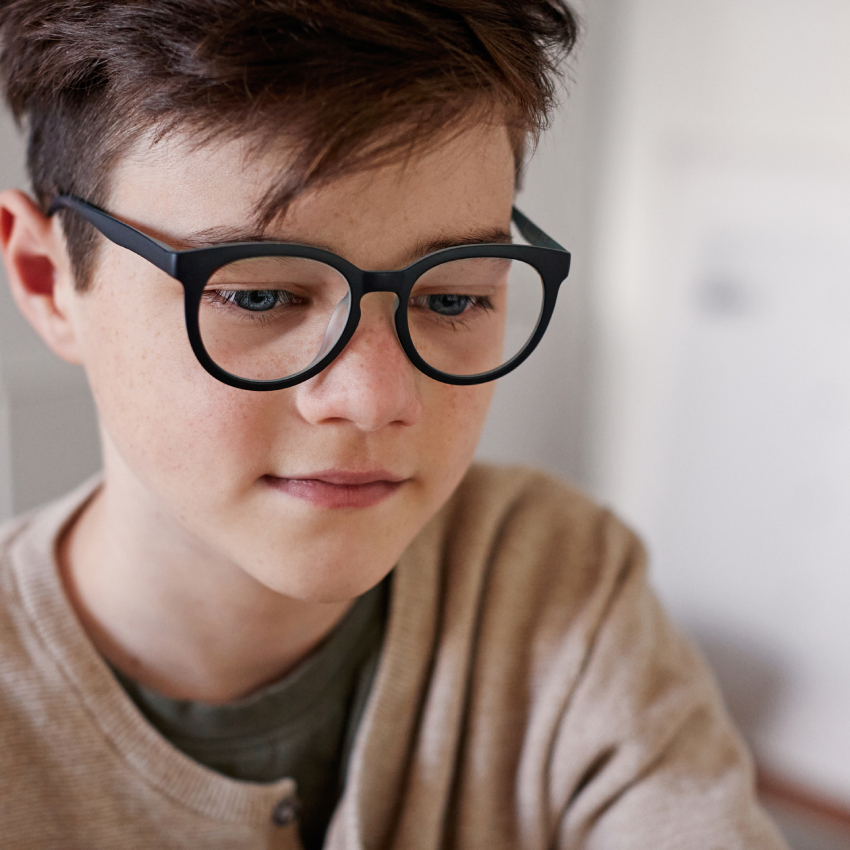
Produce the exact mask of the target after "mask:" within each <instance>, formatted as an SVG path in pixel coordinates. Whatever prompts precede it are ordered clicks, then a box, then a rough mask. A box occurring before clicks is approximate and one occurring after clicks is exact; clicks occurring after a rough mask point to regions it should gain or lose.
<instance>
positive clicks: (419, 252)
mask: <svg viewBox="0 0 850 850" xmlns="http://www.w3.org/2000/svg"><path fill="white" fill-rule="evenodd" d="M512 241H513V239H512V237H511V233H510V231H508V230H503V229H502V228H501V227H488V228H482V229H476V230H470V231H466V232H464V233H460V234H457V235H455V236H442V237H438V238H435V239H423V240H420V241H418V242H416V243H415V244H414V245H413V247H412V248H411V249H410V251H408V252H407V254H406V255H405V256H406V258H407V259H406V262H408V263H412V262H414V261H415V260H418V259H420V258H421V257H424V256H425V255H426V254H433V253H434V252H435V251H442V250H444V249H445V248H458V247H460V246H461V245H505V244H507V245H509V244H511V242H512ZM232 242H276V243H278V244H286V243H287V242H289V243H290V244H298V245H309V246H310V247H311V248H320V249H321V250H323V251H329V252H330V253H332V254H339V252H338V251H335V250H334V248H333V247H332V246H330V245H326V244H323V243H321V242H313V241H311V242H293V240H286V239H281V238H280V237H278V236H270V235H269V234H268V233H263V232H259V231H255V230H249V229H247V228H244V227H229V226H226V225H225V226H218V227H209V228H206V229H204V230H199V231H197V232H195V233H192V234H190V235H187V236H184V237H183V238H181V239H180V240H179V245H175V247H178V248H211V247H213V246H215V245H222V244H227V243H232Z"/></svg>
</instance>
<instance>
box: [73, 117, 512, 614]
mask: <svg viewBox="0 0 850 850" xmlns="http://www.w3.org/2000/svg"><path fill="white" fill-rule="evenodd" d="M245 149H246V146H245V145H240V144H238V143H230V144H226V145H221V146H211V147H206V148H203V149H200V150H195V151H192V150H191V148H189V147H188V146H186V145H184V144H181V143H180V142H179V141H178V140H170V141H165V142H161V143H159V144H157V145H153V146H146V147H144V148H142V149H139V150H138V151H137V152H136V153H135V154H134V155H133V156H131V157H129V158H128V159H127V160H126V161H125V162H124V163H123V164H121V165H120V166H119V168H118V169H117V172H116V173H115V177H114V183H113V186H114V189H113V192H112V196H111V198H110V201H109V203H108V210H109V212H111V213H112V214H114V215H116V216H118V217H120V218H122V219H123V220H125V221H128V222H129V223H132V224H134V225H135V226H137V227H139V228H140V229H142V230H144V231H145V232H147V233H148V234H150V235H152V236H155V237H158V238H161V239H163V240H164V241H166V242H168V243H169V244H171V245H173V246H175V247H190V246H192V245H197V244H199V240H198V235H199V234H201V235H202V236H204V237H205V241H207V242H209V241H232V240H234V239H239V238H243V239H244V238H249V235H248V231H249V230H250V222H251V221H252V214H253V209H254V205H255V204H256V203H257V201H258V199H259V198H261V197H262V196H263V195H264V194H265V192H266V191H267V190H268V189H269V187H270V186H272V185H274V184H275V183H277V181H278V180H279V178H280V174H281V172H282V170H283V169H285V168H286V162H287V157H286V154H285V153H279V154H275V155H271V154H268V155H265V156H264V157H262V158H260V159H258V158H253V159H252V158H249V157H246V156H245V155H244V151H245ZM513 191H514V157H513V151H512V148H511V144H510V141H509V138H508V134H507V131H506V130H505V128H503V127H499V126H476V127H474V128H472V129H469V130H467V131H465V132H463V133H461V134H460V135H457V136H456V137H455V138H454V139H452V140H450V141H447V142H446V143H445V144H443V145H441V146H440V147H438V148H436V149H434V150H432V151H431V152H429V153H421V154H416V155H413V156H412V157H411V158H410V159H409V160H408V161H407V162H406V163H405V164H403V165H402V164H400V165H392V166H386V167H381V168H377V169H375V170H372V171H368V172H364V173H360V174H355V175H352V176H349V177H344V178H342V179H339V180H337V181H335V182H333V183H331V184H329V185H327V186H326V187H324V188H322V189H321V190H317V191H312V192H310V193H308V194H305V195H304V196H302V197H300V198H299V199H297V200H296V201H295V202H294V203H293V204H292V206H291V207H290V209H289V210H288V212H287V215H286V217H285V218H284V219H283V220H282V221H280V222H279V223H276V224H273V225H271V227H270V229H269V231H268V235H269V236H272V237H274V238H275V239H278V240H280V241H287V242H299V243H306V244H311V245H319V246H322V247H325V248H328V249H330V250H332V251H334V252H336V253H337V254H340V255H341V256H343V257H345V258H346V259H348V260H350V261H351V262H353V263H354V264H356V265H358V266H359V267H360V268H363V269H394V268H399V267H402V266H404V265H406V264H407V263H409V262H411V261H412V260H413V259H415V258H416V257H417V256H418V254H419V253H420V251H421V247H420V246H422V245H424V244H426V243H428V242H431V241H433V240H437V239H448V240H456V241H459V242H468V241H475V238H476V234H478V233H481V232H485V231H492V230H495V229H501V230H504V231H507V230H508V229H509V222H510V212H511V203H512V199H513ZM240 231H242V232H244V235H238V234H239V232H240ZM211 236H212V238H210V237H211ZM58 297H59V301H60V303H61V304H63V306H64V309H66V310H67V313H68V315H69V317H70V324H71V326H72V327H73V334H74V339H75V346H76V351H77V355H76V356H77V357H78V359H79V360H81V361H82V362H83V364H84V365H85V367H86V370H87V372H88V376H89V380H90V383H91V387H92V390H93V392H94V396H95V400H96V403H97V408H98V411H99V416H100V421H101V427H102V432H103V440H104V454H105V462H106V469H107V482H108V485H107V486H108V488H111V490H112V493H113V496H114V498H117V499H120V500H122V503H123V506H124V509H125V511H129V512H130V513H131V514H134V516H133V517H132V519H131V521H139V522H142V523H148V524H149V525H150V526H151V529H152V530H153V529H155V530H156V531H155V533H156V534H157V535H159V536H160V538H161V539H160V540H158V544H159V545H162V546H169V545H172V544H173V545H177V546H181V547H184V548H186V550H187V551H193V552H195V553H196V554H198V555H199V556H201V558H203V557H208V558H210V559H222V558H224V559H227V560H228V561H230V562H232V563H234V564H235V565H237V566H238V567H239V568H241V569H242V570H244V571H245V572H246V573H248V574H249V575H251V576H253V577H254V578H256V579H257V580H258V581H260V582H261V583H263V584H264V585H266V586H268V587H269V588H272V589H274V590H275V591H278V592H280V593H283V594H286V595H288V596H292V597H296V598H299V599H305V600H306V599H310V600H316V601H319V600H321V601H332V600H342V599H347V598H351V597H353V596H355V595H357V594H360V593H362V592H364V591H365V590H366V589H367V588H369V587H370V586H372V585H373V584H375V583H376V582H377V581H379V580H380V579H381V578H382V577H383V576H384V575H385V574H386V573H387V572H388V571H389V570H390V569H391V568H392V567H393V565H394V564H395V562H396V560H397V559H398V557H399V555H400V554H401V553H402V551H403V550H404V549H405V547H406V546H407V545H408V544H409V543H410V541H411V540H412V538H413V537H414V536H415V535H416V533H417V532H418V531H419V530H420V529H421V528H422V526H423V525H424V524H425V523H426V521H427V520H428V519H429V518H430V517H431V516H432V514H433V513H434V512H435V511H436V510H437V509H438V508H439V506H440V505H441V504H442V503H443V502H445V500H446V499H447V498H448V496H449V495H450V494H451V492H452V490H453V489H454V488H455V486H456V485H457V483H458V482H459V480H460V479H461V477H462V476H463V474H464V472H465V471H466V469H467V467H468V465H469V463H470V462H471V460H472V456H473V453H474V450H475V447H476V444H477V442H478V438H479V435H480V432H481V428H482V426H483V423H484V419H485V415H486V412H487V408H488V405H489V402H490V398H491V395H492V387H493V385H492V384H483V385H478V386H471V387H457V386H450V385H447V384H442V383H438V382H436V381H434V380H432V379H430V378H427V377H426V376H424V375H422V374H421V373H420V372H418V371H417V370H416V369H415V367H413V366H412V365H411V364H410V362H409V361H408V360H407V358H406V357H405V355H404V353H403V351H402V350H401V348H400V346H399V343H398V340H397V337H396V334H395V330H394V326H393V314H392V296H391V295H388V294H387V293H375V294H372V295H368V296H366V297H365V298H364V300H363V302H362V310H363V314H362V318H361V321H360V325H359V327H358V329H357V332H356V334H355V335H354V337H353V339H352V340H351V341H350V343H349V344H348V347H347V348H346V349H345V350H344V351H343V352H342V354H341V355H340V356H339V357H338V358H337V359H336V360H335V361H334V362H333V363H332V364H331V365H330V366H329V367H328V368H327V369H326V370H325V371H324V372H322V373H321V374H319V375H318V376H316V377H314V378H312V379H311V380H308V381H306V382H304V383H302V384H300V385H298V386H295V387H293V388H291V389H286V390H279V391H275V392H251V391H245V390H239V389H234V388H231V387H229V386H226V385H225V384H222V383H220V382H218V381H216V380H215V379H214V378H212V377H211V376H210V375H208V374H207V373H206V372H205V371H204V369H203V368H202V367H201V366H200V365H199V363H198V362H197V361H196V359H195V356H194V354H193V353H192V351H191V349H190V347H189V341H188V338H187V334H186V330H185V326H184V319H183V313H182V310H183V290H182V287H181V286H180V284H179V283H178V282H177V281H175V280H173V279H172V278H170V277H168V276H167V275H165V274H164V273H162V272H160V271H158V270H157V269H156V268H154V267H153V266H152V265H150V264H148V263H147V262H146V261H145V260H143V259H141V258H139V257H137V256H136V255H134V254H132V253H130V252H128V251H125V250H123V249H121V248H119V247H116V246H115V245H112V244H104V245H103V246H102V249H101V251H100V253H99V261H98V267H97V270H96V273H95V278H94V284H93V288H92V289H91V290H90V291H88V292H86V293H84V294H78V293H76V292H73V291H72V290H71V288H70V285H67V284H66V285H65V289H64V290H63V291H62V292H60V294H59V296H58ZM346 481H354V482H361V483H359V484H356V485H355V486H346ZM362 482H365V483H362Z"/></svg>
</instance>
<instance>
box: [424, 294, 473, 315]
mask: <svg viewBox="0 0 850 850" xmlns="http://www.w3.org/2000/svg"><path fill="white" fill-rule="evenodd" d="M470 304H472V298H470V296H468V295H450V294H448V293H443V294H440V295H429V296H428V309H429V310H433V311H434V312H435V313H439V314H440V315H441V316H459V315H460V314H461V313H463V311H464V310H466V308H467V307H469V306H470Z"/></svg>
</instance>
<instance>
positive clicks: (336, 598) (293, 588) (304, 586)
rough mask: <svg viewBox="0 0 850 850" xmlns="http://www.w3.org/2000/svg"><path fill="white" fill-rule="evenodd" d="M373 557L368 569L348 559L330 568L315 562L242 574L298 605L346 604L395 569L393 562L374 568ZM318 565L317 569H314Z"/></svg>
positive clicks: (374, 561)
mask: <svg viewBox="0 0 850 850" xmlns="http://www.w3.org/2000/svg"><path fill="white" fill-rule="evenodd" d="M382 560H383V559H378V558H377V557H376V558H374V559H372V560H370V561H369V563H368V565H358V564H352V563H351V558H347V559H346V558H340V559H338V560H334V562H333V564H332V565H326V566H321V562H320V561H319V560H318V559H317V561H314V562H312V563H303V564H292V563H290V564H281V566H282V567H283V570H280V571H276V572H269V570H268V567H267V566H266V565H263V568H262V569H259V568H258V569H256V570H246V571H247V572H249V573H250V574H251V575H252V576H253V577H254V578H255V579H257V581H259V582H261V583H262V584H264V585H265V586H266V587H267V588H269V590H273V591H274V592H275V593H279V594H281V595H282V596H288V597H290V598H291V599H298V600H299V601H301V602H318V603H325V602H327V603H333V602H347V601H349V600H351V599H354V598H355V597H357V596H362V595H363V594H364V593H366V591H367V590H371V589H372V588H373V587H374V586H375V585H376V584H378V583H379V582H380V581H381V580H382V579H384V578H385V577H386V575H387V574H388V573H389V572H390V571H391V570H392V568H393V567H394V566H395V559H389V560H386V561H385V564H384V566H383V568H376V564H378V563H381V561H382ZM316 563H319V564H320V566H318V567H317V566H316Z"/></svg>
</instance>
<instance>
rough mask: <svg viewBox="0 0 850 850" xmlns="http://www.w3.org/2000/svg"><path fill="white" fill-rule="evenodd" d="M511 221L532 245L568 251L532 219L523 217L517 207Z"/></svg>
mask: <svg viewBox="0 0 850 850" xmlns="http://www.w3.org/2000/svg"><path fill="white" fill-rule="evenodd" d="M511 219H512V220H513V223H514V224H515V225H516V226H517V229H518V230H519V232H520V233H521V234H522V236H523V238H524V239H526V240H527V241H528V243H529V244H530V245H534V246H536V247H538V248H554V249H555V250H556V251H566V248H564V246H563V245H559V244H558V243H557V242H556V241H555V240H554V239H553V238H552V237H551V236H547V235H546V234H545V233H544V232H543V231H542V230H541V229H540V228H539V227H538V226H537V225H536V224H535V223H534V222H533V221H532V220H531V219H530V218H528V217H527V216H525V215H523V213H521V212H520V211H519V210H518V209H517V208H516V207H513V208H512V213H511Z"/></svg>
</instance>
